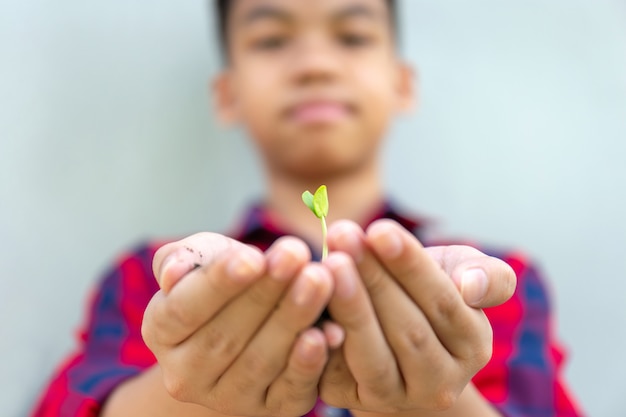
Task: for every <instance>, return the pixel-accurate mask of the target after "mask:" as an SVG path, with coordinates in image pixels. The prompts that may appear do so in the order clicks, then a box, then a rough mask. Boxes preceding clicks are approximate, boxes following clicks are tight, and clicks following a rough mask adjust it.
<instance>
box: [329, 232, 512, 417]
mask: <svg viewBox="0 0 626 417" xmlns="http://www.w3.org/2000/svg"><path fill="white" fill-rule="evenodd" d="M328 242H329V247H330V249H331V251H334V253H331V254H330V255H329V257H328V258H327V259H326V261H325V264H326V266H327V267H328V268H329V269H330V270H331V271H332V273H333V275H334V277H335V293H334V295H333V298H332V299H331V302H330V304H329V310H330V313H331V316H332V317H333V320H334V321H335V322H336V323H337V324H338V325H340V326H341V327H342V328H343V331H344V332H345V342H344V344H343V346H342V348H341V349H338V350H335V351H333V352H332V354H331V358H330V360H329V363H328V364H327V367H326V370H325V372H324V374H323V376H322V379H321V381H320V396H321V398H322V399H323V400H324V401H325V402H326V403H327V404H330V405H333V406H336V407H340V408H348V409H353V410H362V411H369V412H379V413H391V412H398V411H404V410H417V409H422V410H442V409H446V408H449V407H450V406H452V405H453V404H454V402H455V401H456V399H457V398H458V396H459V395H460V394H461V392H462V391H463V390H464V388H465V387H466V386H467V384H468V383H469V382H470V380H471V378H472V377H473V376H474V375H475V374H476V373H477V372H478V371H479V370H480V369H481V368H482V367H483V366H484V365H485V364H486V363H487V362H488V361H489V359H490V357H491V349H492V330H491V326H490V324H489V321H488V320H487V318H486V317H485V315H484V314H483V312H482V311H481V310H480V308H483V307H489V306H494V305H498V304H501V303H503V302H504V301H506V300H507V299H508V298H510V297H511V295H512V294H513V291H514V289H515V281H516V279H515V274H514V272H513V271H512V269H511V268H510V267H508V265H506V264H505V263H504V262H503V261H500V260H498V259H495V258H490V257H488V256H486V255H484V254H482V253H481V252H479V251H478V250H475V249H473V248H470V247H466V246H448V247H435V248H427V249H426V248H424V247H422V245H421V244H420V243H419V242H418V240H417V239H416V238H415V237H414V236H413V235H411V234H410V233H409V232H408V231H406V230H405V229H403V228H402V227H401V226H400V225H398V224H397V223H395V222H393V221H390V220H380V221H377V222H375V223H373V224H372V225H371V226H370V227H369V228H368V229H367V231H366V232H364V231H363V230H361V228H360V227H359V226H357V225H356V224H355V223H352V222H348V221H341V222H337V223H335V224H334V225H333V226H332V227H331V228H330V230H329V233H328Z"/></svg>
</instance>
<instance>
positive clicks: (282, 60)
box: [215, 0, 412, 179]
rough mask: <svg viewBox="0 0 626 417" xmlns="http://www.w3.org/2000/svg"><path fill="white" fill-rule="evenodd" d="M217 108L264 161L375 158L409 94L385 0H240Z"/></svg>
mask: <svg viewBox="0 0 626 417" xmlns="http://www.w3.org/2000/svg"><path fill="white" fill-rule="evenodd" d="M228 28H229V29H228V36H229V45H228V55H229V63H228V66H227V68H226V69H225V70H224V72H223V74H222V75H221V76H220V77H218V79H217V81H216V83H215V92H216V99H217V100H216V101H217V107H218V112H219V113H220V115H221V116H222V117H223V118H224V119H226V120H230V121H236V122H241V123H243V124H244V126H245V127H246V128H247V129H248V131H249V133H250V136H251V137H252V140H253V141H254V142H255V144H256V145H257V147H258V149H259V151H260V152H261V155H262V156H263V158H264V160H265V163H266V165H267V167H268V168H269V169H270V170H272V171H273V172H278V173H283V174H288V175H296V176H301V177H304V178H311V179H313V178H320V179H322V178H324V177H327V176H329V175H335V174H340V173H342V172H343V171H346V170H353V169H358V168H362V167H363V166H364V164H368V163H370V164H371V163H375V161H376V159H377V158H376V155H377V153H378V148H379V145H380V142H381V141H382V138H383V137H384V135H385V132H386V130H387V128H388V125H389V123H390V122H391V120H392V119H393V116H394V114H395V113H396V112H398V111H399V110H403V109H405V108H407V107H409V106H410V104H411V100H412V76H411V71H410V70H409V69H408V68H407V67H406V66H405V65H403V64H402V63H401V62H400V61H399V59H398V58H397V55H396V51H395V45H394V37H393V28H392V27H391V19H390V11H389V10H388V8H387V3H386V2H385V1H383V0H315V1H312V0H237V1H235V2H234V4H233V6H232V10H231V13H230V17H229V24H228Z"/></svg>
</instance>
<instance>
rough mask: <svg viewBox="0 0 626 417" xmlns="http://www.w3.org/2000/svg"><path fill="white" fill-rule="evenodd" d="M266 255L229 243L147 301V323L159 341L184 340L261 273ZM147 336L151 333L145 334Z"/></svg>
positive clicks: (176, 341) (174, 341) (173, 341)
mask: <svg viewBox="0 0 626 417" xmlns="http://www.w3.org/2000/svg"><path fill="white" fill-rule="evenodd" d="M265 268H266V263H265V258H264V257H263V254H261V252H260V251H258V250H256V249H253V248H251V247H248V246H245V245H237V246H232V247H230V248H228V249H225V250H224V251H223V252H222V253H220V254H219V255H216V256H215V257H214V259H213V262H212V263H210V264H208V265H205V266H203V267H201V268H198V269H195V270H193V271H192V272H190V273H188V274H187V275H186V276H185V279H182V280H180V282H178V284H176V285H175V286H174V287H173V288H172V289H171V291H170V292H169V293H167V294H165V293H164V292H163V296H162V297H159V298H157V299H155V300H154V303H151V304H150V305H149V313H150V314H149V315H148V318H149V319H151V321H149V322H148V323H147V324H148V325H151V327H154V328H156V331H155V333H154V335H153V336H155V337H156V338H157V340H155V342H156V343H158V344H164V345H170V346H174V345H177V344H179V343H181V342H183V341H184V340H185V339H186V338H188V337H189V336H190V335H191V334H192V333H194V332H195V331H196V330H197V329H198V328H199V327H200V326H202V325H203V324H204V323H205V322H207V321H208V320H209V319H210V318H211V317H213V316H214V315H215V314H216V313H217V312H218V311H220V310H221V309H222V308H223V307H224V306H225V305H226V304H227V303H228V302H229V301H230V300H231V299H232V298H233V297H235V296H236V295H238V294H240V293H241V292H243V291H244V290H245V289H246V288H248V287H249V286H250V285H251V284H252V283H253V282H254V281H257V280H258V279H259V278H261V276H262V275H263V274H264V271H265ZM148 337H150V335H148Z"/></svg>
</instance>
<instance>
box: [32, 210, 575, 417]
mask: <svg viewBox="0 0 626 417" xmlns="http://www.w3.org/2000/svg"><path fill="white" fill-rule="evenodd" d="M383 217H385V218H391V219H394V220H396V221H398V222H399V223H400V224H401V225H403V226H404V227H405V228H407V229H408V230H411V231H413V232H414V233H415V234H416V236H418V237H419V235H420V231H421V230H422V229H423V228H422V225H421V223H420V222H418V221H416V220H414V219H411V218H409V217H405V216H403V215H401V214H399V213H398V212H397V211H395V210H393V209H392V208H391V206H389V205H386V206H384V208H383V209H382V210H381V211H380V212H379V213H378V214H377V215H376V216H374V218H373V219H372V221H373V220H374V219H378V218H383ZM284 234H285V233H284V232H283V231H281V230H280V229H279V228H278V227H277V226H276V224H275V223H274V222H272V220H271V218H270V217H269V216H268V213H267V212H265V211H264V210H263V209H262V208H260V207H253V208H252V209H251V210H250V212H249V213H248V215H247V216H246V217H245V219H244V222H243V223H242V227H241V228H240V230H239V231H238V232H237V233H234V234H233V237H235V238H236V239H238V240H240V241H242V242H246V243H250V244H253V245H255V246H258V247H259V248H260V249H261V250H265V249H267V248H268V247H269V246H270V245H271V244H272V242H274V240H276V239H277V238H278V237H280V236H282V235H284ZM159 246H160V245H159V244H156V243H155V244H146V245H142V246H141V247H139V248H137V249H136V250H134V251H132V252H130V253H128V254H126V255H125V256H124V257H122V258H120V259H119V261H118V262H117V264H116V265H114V267H113V268H112V269H111V270H110V271H109V272H108V273H107V274H106V276H105V277H104V279H103V280H102V281H101V284H100V286H99V287H98V289H97V291H96V292H95V294H94V296H93V297H92V300H91V303H90V310H89V315H88V317H87V321H86V324H85V326H84V328H83V329H82V331H81V332H80V336H79V343H78V348H77V351H76V352H75V353H74V354H72V355H71V356H70V357H69V358H68V359H67V360H65V361H64V362H63V363H62V364H61V365H60V367H59V368H58V370H57V372H56V374H55V375H54V377H53V378H52V379H51V382H50V384H49V386H48V387H47V389H46V390H45V392H44V393H43V394H42V396H41V398H40V400H39V402H38V404H37V406H36V408H35V409H34V411H33V413H32V416H33V417H70V416H74V417H94V416H97V415H98V414H99V411H100V409H101V406H102V403H103V401H105V399H106V398H107V396H108V395H109V394H110V393H111V391H112V390H113V389H114V388H115V387H116V386H118V385H119V384H120V383H122V382H123V381H124V380H126V379H127V378H130V377H133V376H135V375H137V374H139V373H140V372H142V371H144V370H145V369H147V368H149V367H150V366H152V365H154V364H155V362H156V359H155V358H154V356H153V354H152V352H151V351H150V350H149V349H148V348H147V347H146V345H145V344H144V342H143V339H142V337H141V332H140V329H141V321H142V317H143V312H144V310H145V308H146V305H147V304H148V302H149V301H150V299H151V298H152V296H153V295H154V294H155V292H157V291H158V290H159V287H158V285H157V283H156V281H155V279H154V275H153V273H152V258H153V256H154V253H155V251H156V250H157V249H158V247H159ZM481 250H483V252H486V253H488V254H489V255H492V256H496V257H498V258H500V259H503V260H504V261H506V262H507V263H509V264H510V265H511V266H512V267H513V269H514V271H515V273H516V274H517V277H518V286H517V290H516V292H515V294H514V295H513V297H512V298H511V299H510V300H509V301H507V302H506V303H504V304H503V305H500V306H498V307H494V308H489V309H486V310H485V313H486V315H487V317H488V318H489V321H490V322H491V325H492V327H493V333H494V340H493V343H494V346H493V356H492V358H491V360H490V362H489V363H488V364H487V366H485V367H484V368H483V369H482V370H481V371H480V372H478V374H476V376H475V377H474V378H473V382H474V384H475V386H476V387H477V388H478V390H479V391H480V392H481V393H482V394H483V395H484V396H485V398H487V400H489V401H490V402H491V403H492V404H493V405H494V407H495V408H496V409H498V410H499V411H500V412H501V413H502V414H503V415H505V416H509V417H577V416H580V415H581V414H580V413H579V412H578V411H577V407H576V406H575V405H574V403H573V401H572V399H571V398H570V397H569V395H568V393H567V390H566V388H565V385H564V384H563V382H562V381H561V366H562V363H563V350H562V349H561V347H560V346H559V345H558V344H557V343H556V342H555V338H554V334H553V331H552V326H551V325H552V323H551V321H552V317H551V311H550V306H549V302H548V296H547V293H546V288H545V286H544V283H543V282H542V280H541V278H540V276H539V275H538V272H537V270H536V269H535V268H534V267H533V266H532V265H531V264H530V263H529V262H528V260H527V259H526V258H525V257H524V256H523V255H522V254H519V253H506V252H504V253H501V252H500V253H498V252H494V251H488V250H487V251H486V250H485V249H484V248H481ZM348 415H349V412H348V411H347V410H341V409H336V408H333V407H329V406H327V405H325V404H323V403H322V402H321V401H318V403H317V404H316V406H315V407H314V408H313V410H311V411H310V412H309V413H308V414H307V417H342V416H348Z"/></svg>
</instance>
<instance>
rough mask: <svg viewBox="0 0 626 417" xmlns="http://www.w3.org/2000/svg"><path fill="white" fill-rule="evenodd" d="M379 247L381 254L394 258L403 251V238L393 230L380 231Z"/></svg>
mask: <svg viewBox="0 0 626 417" xmlns="http://www.w3.org/2000/svg"><path fill="white" fill-rule="evenodd" d="M378 248H379V252H380V254H381V255H383V256H385V257H387V258H389V259H393V258H396V257H398V256H400V253H402V238H400V236H398V234H397V233H395V231H393V230H388V231H385V232H382V231H381V233H379V236H378Z"/></svg>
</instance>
